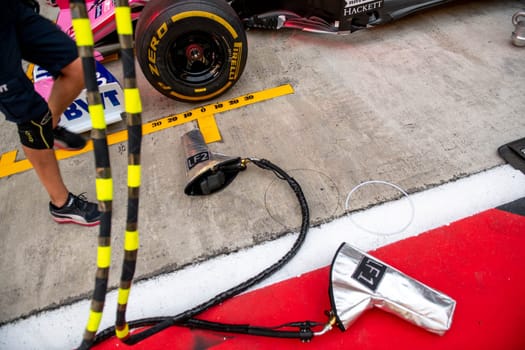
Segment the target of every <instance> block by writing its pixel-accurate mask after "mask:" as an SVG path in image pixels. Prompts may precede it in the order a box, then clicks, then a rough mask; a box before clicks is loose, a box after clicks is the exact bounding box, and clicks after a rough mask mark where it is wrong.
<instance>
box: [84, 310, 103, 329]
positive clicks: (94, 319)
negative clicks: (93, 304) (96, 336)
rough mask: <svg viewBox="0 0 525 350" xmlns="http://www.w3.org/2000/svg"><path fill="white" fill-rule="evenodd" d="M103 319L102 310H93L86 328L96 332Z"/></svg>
mask: <svg viewBox="0 0 525 350" xmlns="http://www.w3.org/2000/svg"><path fill="white" fill-rule="evenodd" d="M101 319H102V312H96V311H93V310H91V311H90V313H89V319H88V324H87V327H86V329H87V330H88V331H89V332H96V331H97V330H98V326H99V325H100V320H101Z"/></svg>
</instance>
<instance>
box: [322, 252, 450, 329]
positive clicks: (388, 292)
mask: <svg viewBox="0 0 525 350" xmlns="http://www.w3.org/2000/svg"><path fill="white" fill-rule="evenodd" d="M330 280H331V284H330V299H331V300H330V301H331V304H332V309H333V310H332V311H333V312H334V313H335V315H336V317H337V323H338V326H339V328H341V330H343V331H344V330H346V329H347V328H348V327H349V326H350V325H351V324H352V322H353V321H355V320H356V319H357V317H359V316H360V315H361V314H362V313H363V312H364V311H366V310H367V309H370V308H372V307H378V308H380V309H383V310H385V311H388V312H390V313H393V314H395V315H397V316H399V317H401V318H403V319H405V320H407V321H409V322H411V323H413V324H415V325H417V326H420V327H422V328H424V329H426V330H428V331H430V332H433V333H437V334H440V335H443V334H444V333H445V332H446V331H447V330H449V329H450V325H451V323H452V316H453V313H454V308H455V306H456V302H455V301H454V300H453V299H451V298H450V297H448V296H447V295H445V294H443V293H441V292H439V291H437V290H435V289H432V288H430V287H428V286H426V285H424V284H423V283H421V282H418V281H416V280H415V279H413V278H411V277H410V276H407V275H405V274H404V273H402V272H400V271H398V270H396V269H395V268H393V267H391V266H389V265H388V264H385V263H384V262H382V261H380V260H378V259H376V258H374V257H372V256H370V255H368V254H366V253H364V252H361V251H359V250H358V249H356V248H354V247H352V246H350V245H349V244H347V243H343V244H342V245H341V246H340V247H339V249H338V251H337V253H336V256H335V257H334V260H333V262H332V267H331V271H330Z"/></svg>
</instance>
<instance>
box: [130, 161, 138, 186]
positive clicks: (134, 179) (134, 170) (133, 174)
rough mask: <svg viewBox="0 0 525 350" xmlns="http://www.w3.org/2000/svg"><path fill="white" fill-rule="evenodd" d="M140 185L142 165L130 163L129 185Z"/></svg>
mask: <svg viewBox="0 0 525 350" xmlns="http://www.w3.org/2000/svg"><path fill="white" fill-rule="evenodd" d="M139 186H140V165H128V187H139Z"/></svg>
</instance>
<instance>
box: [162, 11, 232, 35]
mask: <svg viewBox="0 0 525 350" xmlns="http://www.w3.org/2000/svg"><path fill="white" fill-rule="evenodd" d="M194 17H204V18H208V19H211V20H212V21H215V22H217V23H220V24H221V25H222V26H223V27H224V28H226V29H227V30H228V31H229V32H230V34H231V35H232V37H233V38H234V39H237V37H238V36H239V35H238V34H237V32H236V31H235V29H233V27H232V26H231V24H230V23H228V22H227V21H226V20H224V18H222V17H219V16H217V15H214V14H213V13H210V12H206V11H187V12H182V13H179V14H178V15H174V16H172V17H171V21H172V22H177V21H179V20H181V19H185V18H194Z"/></svg>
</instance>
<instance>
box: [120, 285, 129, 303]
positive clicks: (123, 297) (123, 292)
mask: <svg viewBox="0 0 525 350" xmlns="http://www.w3.org/2000/svg"><path fill="white" fill-rule="evenodd" d="M128 299H129V288H128V289H123V288H119V290H118V303H119V304H120V305H126V304H127V303H128Z"/></svg>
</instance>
